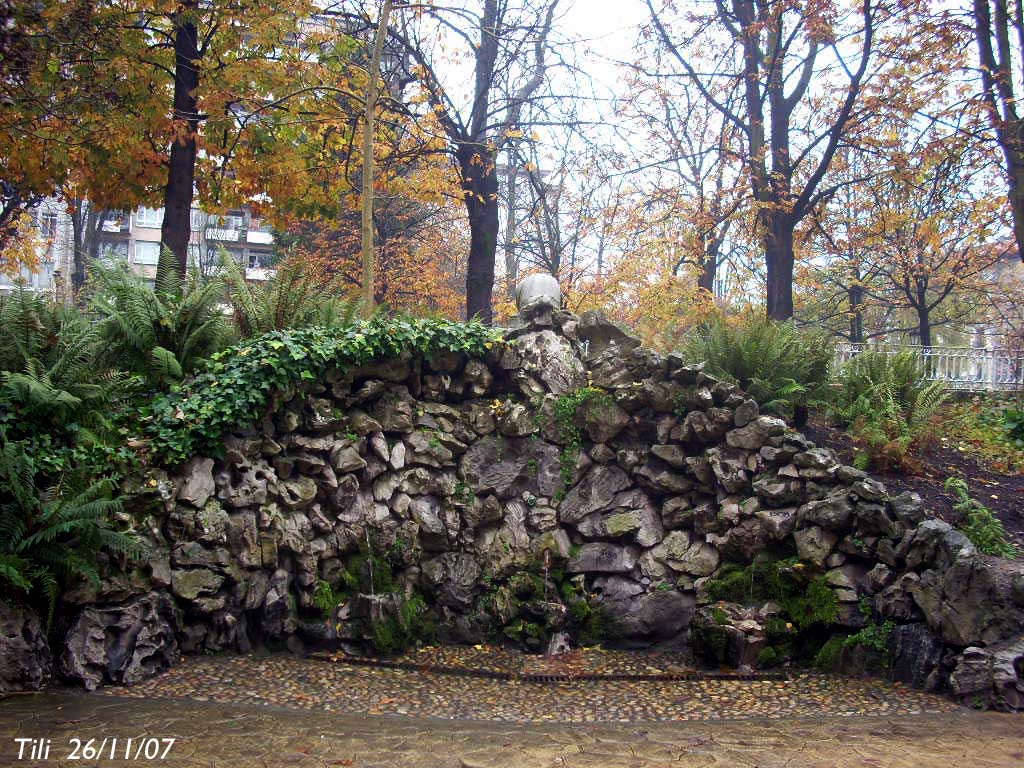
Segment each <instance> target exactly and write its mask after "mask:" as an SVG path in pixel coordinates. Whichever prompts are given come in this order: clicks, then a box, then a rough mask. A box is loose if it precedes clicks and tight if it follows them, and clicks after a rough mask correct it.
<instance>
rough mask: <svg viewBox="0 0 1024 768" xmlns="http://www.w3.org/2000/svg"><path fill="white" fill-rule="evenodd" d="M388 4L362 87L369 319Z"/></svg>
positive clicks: (365, 275) (365, 307) (364, 245)
mask: <svg viewBox="0 0 1024 768" xmlns="http://www.w3.org/2000/svg"><path fill="white" fill-rule="evenodd" d="M390 13H391V0H384V5H383V6H381V9H380V19H378V20H377V34H376V35H374V38H373V51H372V52H371V53H370V65H369V68H368V74H369V81H368V83H367V86H366V114H365V122H364V124H363V200H362V202H363V216H362V224H363V233H362V236H363V242H362V251H363V317H366V318H369V317H372V316H373V307H374V288H373V279H374V268H373V266H374V251H373V131H374V123H375V122H376V117H377V93H378V89H379V85H378V83H379V80H380V57H381V55H382V54H383V52H384V37H385V36H386V35H387V31H388V15H389V14H390Z"/></svg>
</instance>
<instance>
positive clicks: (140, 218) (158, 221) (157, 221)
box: [135, 208, 164, 229]
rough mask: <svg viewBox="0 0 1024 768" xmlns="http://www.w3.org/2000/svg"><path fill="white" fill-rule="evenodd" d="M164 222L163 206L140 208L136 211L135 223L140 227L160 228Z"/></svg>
mask: <svg viewBox="0 0 1024 768" xmlns="http://www.w3.org/2000/svg"><path fill="white" fill-rule="evenodd" d="M163 223H164V209H163V208H139V210H137V211H136V212H135V224H136V226H139V227H152V228H154V229H159V228H160V227H161V226H162V225H163Z"/></svg>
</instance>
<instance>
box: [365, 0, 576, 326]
mask: <svg viewBox="0 0 1024 768" xmlns="http://www.w3.org/2000/svg"><path fill="white" fill-rule="evenodd" d="M558 2H559V0H524V1H523V2H521V3H518V4H511V3H507V2H504V1H503V0H473V1H472V2H465V3H452V4H450V5H442V4H426V5H422V6H419V7H418V8H417V11H418V12H417V14H416V15H415V16H414V17H413V16H412V15H410V18H408V19H403V23H402V24H401V25H400V26H399V25H393V26H392V28H391V29H390V30H389V34H390V40H391V45H392V46H394V47H395V48H396V49H397V50H398V51H401V52H402V53H403V54H404V55H403V56H402V57H400V63H401V65H402V66H403V67H405V68H406V69H407V71H408V75H409V76H410V77H413V78H415V79H416V80H417V81H418V82H419V84H420V86H421V88H422V90H423V94H424V97H425V99H426V103H427V105H428V106H429V108H430V110H431V111H432V112H433V114H434V116H435V117H436V119H437V121H438V124H439V126H440V127H441V129H442V130H443V132H444V135H445V137H446V138H447V140H448V145H449V151H450V152H451V154H452V157H453V159H454V161H455V164H456V166H457V167H458V169H459V172H460V175H461V186H462V199H463V203H464V205H465V207H466V213H467V216H468V220H469V230H470V243H469V255H468V259H467V269H466V314H467V316H468V317H480V318H481V319H482V320H484V321H485V322H491V320H492V294H493V288H494V277H495V275H494V266H495V257H496V251H497V244H498V231H499V215H500V210H499V200H498V176H497V157H498V154H499V153H500V152H501V151H502V149H503V148H504V147H505V145H506V144H507V143H508V142H509V141H510V140H511V139H512V138H514V137H515V136H517V135H519V131H520V130H521V125H520V121H521V119H522V115H523V109H524V107H525V106H526V105H527V104H529V103H531V102H536V101H537V100H543V99H544V98H545V97H546V96H548V94H546V93H545V92H544V90H543V86H544V84H545V82H546V81H547V74H548V67H549V64H548V58H549V56H548V52H549V47H550V40H549V38H550V36H551V29H552V24H553V21H554V14H555V10H556V8H557V6H558ZM364 16H365V14H364ZM357 18H358V17H357ZM446 44H454V45H458V46H461V47H462V48H463V50H464V52H465V56H466V58H468V59H469V60H470V61H471V62H472V75H471V78H470V80H471V92H470V94H469V96H468V98H461V92H462V90H463V86H464V84H465V76H464V72H463V71H462V69H461V67H460V66H455V67H452V66H450V65H449V63H448V62H447V61H446V55H447V54H446V53H445V52H444V49H443V46H444V45H446Z"/></svg>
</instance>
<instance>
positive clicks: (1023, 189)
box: [1003, 126, 1024, 261]
mask: <svg viewBox="0 0 1024 768" xmlns="http://www.w3.org/2000/svg"><path fill="white" fill-rule="evenodd" d="M1022 128H1024V126H1022ZM1003 150H1004V151H1003V156H1004V157H1005V158H1006V167H1007V174H1006V178H1007V191H1006V195H1007V197H1008V198H1009V201H1010V214H1011V216H1012V217H1013V237H1014V240H1015V241H1016V243H1017V257H1018V258H1019V259H1020V260H1021V261H1024V158H1022V157H1020V153H1019V152H1016V151H1015V148H1013V147H1008V146H1004V147H1003Z"/></svg>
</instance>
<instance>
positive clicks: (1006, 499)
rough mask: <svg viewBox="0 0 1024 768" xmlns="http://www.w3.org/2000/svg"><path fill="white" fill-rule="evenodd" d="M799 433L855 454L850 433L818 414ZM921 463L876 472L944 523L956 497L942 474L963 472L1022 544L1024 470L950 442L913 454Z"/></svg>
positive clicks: (951, 517) (955, 519) (953, 518)
mask: <svg viewBox="0 0 1024 768" xmlns="http://www.w3.org/2000/svg"><path fill="white" fill-rule="evenodd" d="M802 431H803V433H804V434H805V435H807V437H808V438H809V439H811V440H813V441H814V442H815V443H816V444H817V445H819V446H822V447H825V448H831V449H832V450H834V451H835V452H836V453H837V454H838V456H839V459H840V461H843V462H845V463H850V462H851V461H852V460H853V441H852V440H851V438H850V435H849V433H847V432H844V431H843V430H841V429H836V428H834V427H831V426H829V425H828V424H826V423H824V422H823V421H822V420H820V419H818V418H816V419H812V421H811V422H810V423H808V424H807V425H806V426H805V427H804V428H803V430H802ZM914 458H915V459H916V463H918V464H919V465H920V466H919V468H918V469H917V470H916V471H915V472H914V473H913V474H911V473H901V474H895V473H890V474H881V473H876V474H877V475H878V477H879V478H880V479H881V480H882V482H884V483H885V485H886V487H887V488H888V489H889V492H890V493H893V494H897V493H902V492H903V491H916V492H917V493H919V494H920V495H921V498H922V499H924V502H925V505H926V506H927V507H928V508H929V509H931V510H932V511H933V512H934V513H935V514H936V515H938V516H939V517H941V518H942V519H943V520H945V521H946V522H948V523H952V524H954V525H955V524H957V523H959V522H960V517H961V516H960V515H959V513H957V512H956V511H955V510H954V509H953V505H954V503H955V502H956V498H955V497H954V496H953V494H951V493H947V492H946V490H945V488H943V484H944V483H945V482H946V478H947V477H950V476H953V475H955V476H957V477H961V478H963V479H964V480H965V481H966V482H967V485H968V487H969V489H970V494H971V496H972V497H973V498H975V499H977V500H978V501H980V502H981V503H982V504H984V505H985V506H986V507H988V508H989V509H991V510H992V511H993V512H995V514H996V515H997V516H998V517H999V519H1000V520H1002V521H1003V525H1004V526H1005V527H1006V531H1007V533H1008V534H1010V536H1011V538H1013V539H1014V540H1015V543H1016V544H1018V545H1022V544H1024V474H1015V475H1010V474H1003V473H1000V472H993V471H992V470H990V469H986V468H985V467H983V466H981V465H979V464H978V462H977V461H976V460H975V459H974V458H973V457H971V456H965V455H964V454H962V453H960V452H959V451H957V450H956V449H954V448H949V447H946V446H943V445H940V444H936V445H934V446H932V447H930V448H928V449H926V450H922V451H920V452H919V453H918V454H916V455H915V457H914Z"/></svg>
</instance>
